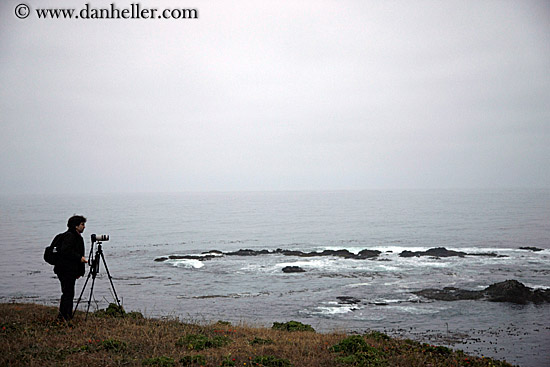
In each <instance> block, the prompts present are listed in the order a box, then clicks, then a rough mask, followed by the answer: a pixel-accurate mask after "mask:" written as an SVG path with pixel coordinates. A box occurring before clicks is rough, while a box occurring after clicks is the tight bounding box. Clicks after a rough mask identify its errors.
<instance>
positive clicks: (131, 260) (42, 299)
mask: <svg viewBox="0 0 550 367" xmlns="http://www.w3.org/2000/svg"><path fill="white" fill-rule="evenodd" d="M75 213H76V214H83V215H85V216H86V217H87V218H88V223H87V228H86V231H85V233H84V234H85V239H86V251H87V252H88V251H89V250H90V244H91V242H90V235H91V234H92V233H96V234H109V235H110V241H108V242H104V243H103V245H102V246H103V251H104V255H105V260H106V263H107V265H108V267H109V271H110V273H111V275H112V277H113V282H114V285H115V288H116V292H117V293H118V295H119V298H120V299H121V300H122V302H123V304H124V307H125V309H126V310H136V311H141V312H143V313H144V314H145V315H146V316H152V317H162V316H177V317H180V318H181V319H183V320H187V321H198V322H203V321H205V322H208V321H217V320H226V321H231V322H233V323H246V324H248V325H258V326H260V325H261V326H271V324H272V323H273V322H275V321H289V320H298V321H302V322H305V323H308V324H311V325H312V326H313V327H314V328H315V329H316V330H318V331H321V332H330V331H335V330H336V331H345V332H359V333H361V332H365V331H367V330H370V329H376V330H380V331H384V332H387V333H388V334H390V335H397V336H401V337H405V338H411V339H415V340H419V341H422V342H429V343H433V344H439V345H447V346H450V347H452V348H454V349H462V350H465V351H467V352H469V353H473V354H476V355H484V356H491V357H495V358H499V359H506V360H507V361H509V362H511V363H514V364H518V365H521V366H525V367H542V366H549V365H550V357H549V356H550V321H549V320H550V317H549V316H550V304H544V305H533V304H530V305H514V304H509V303H491V302H486V301H456V302H443V301H430V300H426V299H423V298H421V297H418V296H416V295H414V294H413V293H412V292H414V291H417V290H421V289H424V288H443V287H447V286H453V287H459V288H465V289H472V290H480V289H484V288H485V287H487V286H489V285H491V284H493V283H496V282H500V281H504V280H507V279H516V280H518V281H520V282H522V283H523V284H525V285H527V286H529V287H533V288H548V287H550V190H519V189H518V190H438V191H433V190H371V191H338V192H249V193H244V192H243V193H181V194H105V195H82V196H53V195H52V196H38V195H37V196H9V197H8V196H0V245H1V247H2V250H3V251H2V252H3V256H2V257H0V276H1V279H2V281H1V282H0V301H1V302H12V301H15V302H36V303H42V304H47V305H57V304H58V302H59V296H60V289H59V283H58V281H57V280H56V278H55V275H54V274H53V271H52V267H51V266H49V265H48V264H46V263H45V262H44V261H43V260H42V253H43V249H44V247H45V246H47V245H48V244H49V243H50V242H51V239H52V238H53V237H54V235H55V234H57V233H59V232H62V231H64V230H65V229H66V221H67V219H68V218H69V217H70V216H71V215H73V214H75ZM525 246H529V247H537V248H540V249H543V250H542V251H538V252H534V251H528V250H521V249H519V248H520V247H525ZM434 247H445V248H447V249H450V250H460V251H464V252H467V253H488V252H491V253H496V254H497V255H500V256H499V257H484V256H466V257H463V258H458V257H450V258H430V257H415V258H403V257H400V256H399V254H400V253H401V252H402V251H404V250H412V251H418V250H427V249H429V248H434ZM277 248H281V249H288V250H301V251H322V250H325V249H347V250H349V251H351V252H355V253H357V252H359V251H361V250H363V249H371V250H379V251H381V252H382V253H381V255H380V256H378V257H377V258H375V259H369V260H354V259H344V258H338V257H324V256H323V257H321V256H319V257H308V258H303V257H295V256H283V255H282V254H266V255H258V256H217V257H215V258H212V259H209V260H200V259H181V260H168V261H164V262H159V261H155V259H157V258H160V257H166V256H170V255H197V256H199V255H201V254H203V253H204V252H209V251H212V250H217V251H223V252H229V251H236V250H239V249H254V250H264V249H265V250H270V251H273V250H275V249H277ZM94 250H95V248H94ZM285 266H300V267H302V268H303V269H304V270H306V272H304V273H296V274H287V273H283V272H282V268H283V267H285ZM105 273H106V272H105V269H104V266H103V264H101V266H100V274H99V275H98V277H97V279H96V282H95V288H94V293H93V297H92V300H91V309H92V310H94V309H96V308H98V307H99V308H105V307H106V305H107V304H108V303H109V302H112V301H113V296H112V289H111V286H110V283H109V281H108V278H107V276H106V274H105ZM83 284H84V279H80V280H79V281H78V282H77V295H78V293H80V290H81V289H82V286H83ZM89 289H90V286H89V285H88V288H87V289H86V292H85V293H84V296H83V301H82V303H83V304H82V305H81V306H80V309H81V310H85V307H86V305H87V302H88V300H89V295H88V290H89ZM338 297H353V298H355V299H356V300H357V302H356V303H354V304H347V303H345V302H342V301H341V300H340V299H339V298H338Z"/></svg>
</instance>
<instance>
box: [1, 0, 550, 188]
mask: <svg viewBox="0 0 550 367" xmlns="http://www.w3.org/2000/svg"><path fill="white" fill-rule="evenodd" d="M20 2H21V1H19V0H17V1H12V0H8V1H5V0H4V1H2V4H1V5H0V16H1V19H0V84H1V86H2V88H1V91H0V96H1V97H0V175H1V180H0V192H2V193H35V192H38V193H42V192H43V193H86V192H142V191H145V192H149V191H152V192H156V191H162V192H164V191H195V190H198V191H211V190H216V191H225V190H287V189H315V190H316V189H363V188H366V189H367V188H449V187H468V188H469V187H474V188H476V187H483V188H485V187H497V188H500V187H550V5H549V3H548V2H547V1H418V2H417V1H414V2H411V1H359V0H357V1H296V0H294V1H286V0H283V1H238V0H236V1H201V0H195V1H179V0H169V1H153V0H143V1H140V2H139V3H140V5H141V6H142V7H156V8H164V7H168V8H176V7H187V8H196V9H198V11H199V18H198V19H194V20H191V19H186V20H183V19H180V20H175V19H171V20H159V19H152V20H122V19H119V20H83V19H78V20H51V19H49V20H43V19H42V20H40V19H37V18H36V16H32V15H31V16H30V17H29V18H27V19H23V20H21V19H18V18H16V16H15V14H14V9H15V6H16V5H17V4H19V3H20ZM112 2H113V3H115V4H116V6H117V7H119V8H123V7H129V6H130V4H131V3H132V2H131V1H112ZM86 3H90V4H91V5H92V6H95V7H101V6H108V5H109V4H110V3H111V1H98V0H89V1H69V0H65V1H61V0H59V1H44V0H28V1H27V2H26V4H28V5H29V6H30V7H31V9H35V8H37V7H47V5H50V6H55V7H67V8H69V7H73V8H77V9H80V8H82V7H83V6H84V5H85V4H86ZM133 3H137V2H136V1H134V2H133Z"/></svg>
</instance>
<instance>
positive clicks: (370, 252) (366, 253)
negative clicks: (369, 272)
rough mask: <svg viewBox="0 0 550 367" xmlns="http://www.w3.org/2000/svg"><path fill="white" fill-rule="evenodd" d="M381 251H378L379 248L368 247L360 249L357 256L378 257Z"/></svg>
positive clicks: (363, 257) (365, 257) (362, 257)
mask: <svg viewBox="0 0 550 367" xmlns="http://www.w3.org/2000/svg"><path fill="white" fill-rule="evenodd" d="M380 254H381V252H380V251H378V250H367V249H364V250H361V251H359V253H358V254H357V256H358V257H359V258H361V259H369V258H372V257H376V256H378V255H380Z"/></svg>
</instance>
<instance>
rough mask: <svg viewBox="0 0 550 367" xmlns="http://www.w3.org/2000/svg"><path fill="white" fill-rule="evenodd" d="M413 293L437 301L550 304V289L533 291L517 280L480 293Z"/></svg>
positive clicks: (447, 289)
mask: <svg viewBox="0 0 550 367" xmlns="http://www.w3.org/2000/svg"><path fill="white" fill-rule="evenodd" d="M413 293H414V294H416V295H418V296H422V297H425V298H428V299H435V300H439V301H458V300H477V299H484V300H487V301H491V302H511V303H516V304H527V303H529V302H533V303H544V302H550V289H537V290H535V291H533V289H532V288H529V287H526V286H525V285H523V284H522V283H520V282H518V281H517V280H506V281H504V282H500V283H495V284H492V285H490V286H489V287H487V288H485V289H484V290H482V291H470V290H465V289H459V288H454V287H445V288H443V289H423V290H421V291H417V292H413Z"/></svg>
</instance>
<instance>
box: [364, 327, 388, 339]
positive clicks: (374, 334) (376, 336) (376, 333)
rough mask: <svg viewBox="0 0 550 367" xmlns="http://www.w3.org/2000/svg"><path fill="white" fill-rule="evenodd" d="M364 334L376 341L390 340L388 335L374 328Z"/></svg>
mask: <svg viewBox="0 0 550 367" xmlns="http://www.w3.org/2000/svg"><path fill="white" fill-rule="evenodd" d="M365 336H366V337H367V338H369V339H374V340H376V341H383V340H390V337H389V336H388V335H386V334H384V333H382V332H380V331H376V330H373V331H371V332H368V333H366V334H365Z"/></svg>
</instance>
